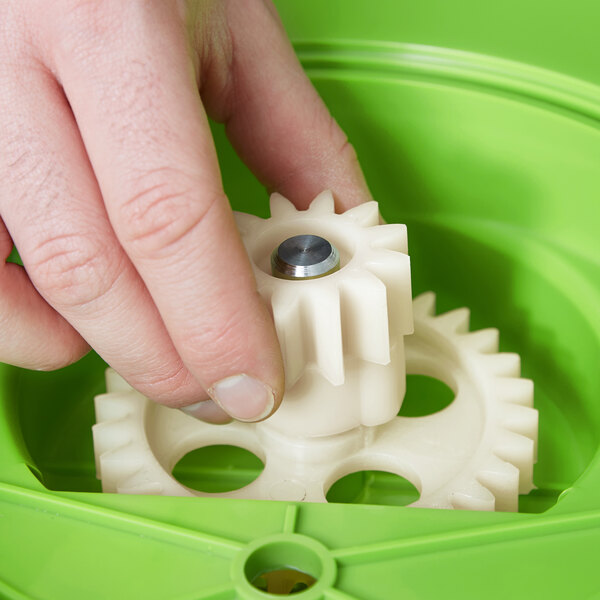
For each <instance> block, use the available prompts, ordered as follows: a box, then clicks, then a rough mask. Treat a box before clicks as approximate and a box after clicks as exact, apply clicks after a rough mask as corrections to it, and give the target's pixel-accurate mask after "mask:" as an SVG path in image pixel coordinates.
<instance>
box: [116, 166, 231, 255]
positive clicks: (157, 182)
mask: <svg viewBox="0 0 600 600" xmlns="http://www.w3.org/2000/svg"><path fill="white" fill-rule="evenodd" d="M175 182H177V183H175ZM136 188H137V191H135V192H134V193H133V194H132V195H130V196H129V197H128V199H127V200H126V201H125V202H124V203H123V204H122V205H121V208H120V215H119V222H120V223H121V224H122V225H121V227H122V229H123V233H122V235H123V243H124V244H125V245H126V246H127V247H128V248H129V249H130V251H131V252H133V253H134V254H135V255H136V256H143V257H148V258H160V257H163V256H165V255H168V254H170V253H171V252H177V251H178V250H179V249H180V247H181V244H182V243H185V240H186V239H187V238H188V237H189V236H190V234H192V232H194V231H196V230H197V229H198V228H199V227H201V226H202V225H203V224H204V222H205V221H206V219H207V218H208V216H209V215H210V213H211V210H212V209H213V208H214V207H215V206H216V205H218V204H220V203H221V202H223V201H224V194H223V192H218V191H215V192H207V191H202V192H200V191H199V190H200V189H201V187H200V184H199V183H197V182H195V181H193V180H192V179H191V178H189V177H186V176H185V175H182V174H181V173H180V172H174V171H173V170H171V169H167V170H164V169H162V170H161V171H160V172H156V171H155V172H153V173H151V174H150V175H148V176H145V177H144V178H143V180H142V181H141V182H140V183H139V184H138V185H137V186H136Z"/></svg>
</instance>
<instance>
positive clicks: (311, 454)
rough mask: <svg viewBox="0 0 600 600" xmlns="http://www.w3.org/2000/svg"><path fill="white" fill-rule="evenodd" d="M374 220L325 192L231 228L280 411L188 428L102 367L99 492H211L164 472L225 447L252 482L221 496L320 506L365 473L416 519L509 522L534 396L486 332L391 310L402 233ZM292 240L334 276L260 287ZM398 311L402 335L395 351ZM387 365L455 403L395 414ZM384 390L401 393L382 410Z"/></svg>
mask: <svg viewBox="0 0 600 600" xmlns="http://www.w3.org/2000/svg"><path fill="white" fill-rule="evenodd" d="M378 221H379V217H378V211H377V205H376V204H375V203H371V204H367V205H363V206H361V207H357V208H356V209H352V211H349V212H348V213H345V214H344V215H334V214H333V199H332V198H331V196H330V195H320V196H319V197H317V199H316V200H315V201H314V202H313V204H311V207H310V209H309V210H308V211H296V209H295V208H294V207H293V206H292V205H291V204H289V203H287V201H285V199H282V198H281V197H278V196H276V197H275V198H274V199H273V201H272V217H271V219H266V220H263V219H257V218H256V217H238V222H239V226H240V229H241V232H242V235H243V237H244V239H245V242H246V247H247V249H248V253H249V255H250V257H251V259H252V262H253V264H254V265H255V271H256V275H257V281H258V283H259V289H260V290H261V293H263V295H264V297H265V298H266V299H267V301H270V302H271V305H272V307H273V315H274V319H275V322H276V324H277V325H278V327H277V331H278V335H279V337H280V341H281V343H282V349H283V352H284V357H285V360H286V363H285V364H286V375H287V370H288V369H291V372H292V373H293V377H292V378H291V379H290V380H289V382H288V388H287V391H286V396H285V398H284V403H283V405H282V407H281V408H280V410H279V411H278V413H282V414H281V415H280V416H279V420H278V419H276V418H275V417H277V414H276V415H275V417H272V418H270V419H268V420H267V421H265V422H263V423H258V424H246V423H232V424H229V425H210V424H207V423H202V422H199V421H197V420H195V419H193V418H192V417H190V416H188V415H185V414H183V413H182V412H180V411H177V410H173V409H169V408H166V407H163V406H159V405H156V404H154V403H152V402H150V401H149V400H147V399H146V398H144V397H143V396H141V395H140V394H138V393H137V392H135V391H134V390H132V389H131V388H130V387H129V386H128V385H127V384H126V383H125V382H124V381H123V380H122V379H120V378H119V377H118V375H116V373H114V372H113V371H110V370H109V371H108V374H107V389H108V393H107V394H105V395H102V396H99V397H97V399H96V413H97V425H95V426H94V446H95V453H96V460H97V472H98V476H99V477H100V478H101V479H102V485H103V489H104V491H107V492H122V493H142V494H143V493H146V494H165V495H187V496H205V495H214V494H205V493H202V492H197V491H195V490H191V489H189V488H187V487H185V486H183V485H182V484H181V483H179V482H178V481H176V480H175V479H174V478H173V476H172V475H171V472H172V469H173V467H174V466H175V464H176V463H177V462H178V461H179V459H180V458H181V457H183V456H184V455H185V454H187V453H188V452H190V451H192V450H194V449H196V448H199V447H202V446H210V445H218V444H231V445H234V446H240V447H243V448H246V449H248V450H250V451H251V452H254V453H255V454H256V455H257V456H258V457H259V458H261V459H262V460H263V462H264V463H265V469H264V471H263V472H262V473H261V475H260V476H259V477H258V478H257V479H256V480H255V481H254V482H252V483H251V484H249V485H248V486H246V487H244V488H241V489H239V490H235V491H232V492H227V493H223V494H217V495H221V496H228V497H243V498H258V499H276V500H295V501H301V500H306V501H316V502H319V501H325V495H326V493H327V490H328V489H329V488H330V487H331V485H332V484H333V483H334V482H335V481H337V480H338V479H339V478H340V477H343V476H344V475H346V474H348V473H351V472H354V471H361V470H367V469H376V470H383V471H390V472H392V473H396V474H398V475H401V476H403V477H405V478H407V479H408V480H409V481H411V482H412V483H413V484H414V485H415V486H416V487H417V489H418V490H419V492H420V497H419V500H418V501H417V502H415V503H414V505H415V506H423V507H439V508H461V509H474V510H494V509H496V510H516V509H517V503H518V494H519V493H526V492H528V491H530V490H531V489H532V487H533V483H532V472H533V464H534V462H535V452H536V440H537V411H536V410H535V409H534V408H533V407H532V405H533V384H532V382H531V381H530V380H527V379H522V378H520V377H519V374H520V362H519V357H518V356H517V355H516V354H506V353H498V331H497V330H495V329H487V330H482V331H477V332H469V331H468V319H469V311H468V310H467V309H459V310H455V311H451V312H449V313H445V314H442V315H439V316H435V314H434V303H435V296H434V295H433V294H432V293H428V294H424V295H422V296H419V297H418V298H416V299H415V300H414V301H413V302H410V301H409V305H411V306H412V310H411V306H409V308H408V309H407V308H406V293H407V290H408V293H410V287H409V286H408V284H407V283H406V281H403V282H401V283H398V281H396V279H395V277H397V276H398V275H399V274H401V275H402V276H403V277H405V278H406V275H407V273H406V268H407V265H408V263H407V258H408V257H407V256H406V231H405V229H404V227H403V226H393V225H388V226H380V225H378ZM299 232H304V233H312V234H316V235H320V236H323V237H325V238H327V239H330V240H332V241H333V242H334V243H335V244H336V245H337V246H338V249H339V250H340V254H341V255H342V269H341V270H340V271H338V272H337V273H334V274H333V275H328V276H326V277H324V278H322V279H320V280H309V281H302V282H298V281H296V282H294V281H292V282H286V281H284V280H274V278H272V277H271V276H270V275H269V262H268V261H269V255H270V253H271V251H272V249H273V248H274V247H276V246H277V244H279V243H280V242H281V241H282V240H284V239H286V238H287V237H289V236H290V235H295V234H297V233H299ZM385 248H387V250H386V249H385ZM398 254H399V255H401V257H403V258H400V259H398V257H397V256H395V255H398ZM365 272H366V274H365ZM348 281H349V283H347V282H348ZM298 286H300V287H298ZM382 288H383V293H382ZM282 290H283V291H282ZM292 291H294V293H292ZM319 296H322V297H324V298H326V299H327V301H326V302H325V303H324V304H321V303H320V301H319ZM288 302H289V303H290V304H288ZM394 302H396V304H394ZM307 306H308V307H311V311H307V308H306V307H307ZM320 308H321V309H322V310H323V311H324V314H325V315H326V317H327V318H326V319H323V318H320V317H319V316H318V314H317V313H318V312H319V309H320ZM388 309H389V315H388ZM398 309H400V312H402V315H400V316H398V314H397V313H398V312H399V311H398ZM357 312H358V313H359V314H357ZM382 312H383V315H384V319H382V317H381V313H382ZM413 312H414V334H413V335H411V336H408V337H406V338H404V337H403V336H404V335H405V334H406V333H407V332H408V331H410V330H411V328H412V319H410V320H409V319H408V318H407V317H406V315H411V313H413ZM307 315H308V316H307ZM315 323H318V324H320V326H319V325H317V324H315ZM332 323H333V324H334V325H335V326H333V325H332ZM299 325H300V328H299ZM321 327H323V328H324V330H325V331H326V332H327V336H325V337H324V336H323V335H322V329H321ZM294 328H295V329H294ZM298 328H299V329H298ZM353 328H354V329H353ZM293 331H296V333H294V334H292V333H290V332H293ZM338 331H339V332H340V333H341V335H338ZM384 333H385V335H384ZM353 336H354V337H353ZM340 338H341V339H340ZM299 339H300V340H301V341H300V342H299V341H298V340H299ZM403 339H404V340H405V342H406V344H405V345H406V354H404V344H403ZM332 340H333V342H332ZM349 340H354V341H349ZM361 340H363V342H365V341H366V344H360V343H359V342H360V341H361ZM365 345H366V346H369V347H368V348H365V347H363V346H365ZM332 348H333V350H331V349H332ZM386 348H387V350H386ZM330 352H331V353H332V356H333V357H330V358H327V354H328V353H330ZM386 352H387V354H386ZM298 357H300V358H298ZM394 357H395V358H394ZM386 361H387V362H386ZM398 362H401V364H400V367H399V368H400V373H401V377H402V380H403V381H404V369H405V367H406V371H407V372H408V373H412V374H421V375H429V376H431V377H434V378H437V379H440V380H442V381H444V382H445V383H446V384H447V385H449V386H450V387H451V388H452V389H453V390H454V392H455V395H456V397H455V399H454V401H453V402H452V403H451V404H450V405H449V406H447V407H446V408H444V409H443V410H441V411H439V412H438V413H435V414H432V415H428V416H424V417H413V418H407V417H396V416H395V415H396V413H397V411H398V407H399V404H400V400H401V398H402V396H403V389H404V388H401V389H400V388H399V387H398V386H397V384H396V383H394V381H395V379H394V378H395V377H397V373H396V374H395V370H396V369H397V368H398V364H397V363H398ZM373 369H375V371H373ZM390 371H392V373H391V374H390V373H389V372H390ZM381 379H383V380H384V384H383V385H382V384H381V383H379V380H381ZM388 381H392V384H387V383H386V382H388ZM365 382H366V383H367V387H363V385H362V384H364V383H365ZM394 386H396V387H394ZM397 389H400V392H401V396H400V397H399V398H392V399H391V400H390V398H389V396H390V394H391V393H392V394H393V393H394V390H397ZM340 390H341V391H342V393H339V391H340ZM336 392H337V393H336ZM379 400H382V401H381V403H380V406H381V407H380V408H379V409H378V408H377V403H378V401H379ZM344 401H346V403H345V404H344ZM353 403H354V404H353ZM290 404H291V405H292V406H291V408H290V407H289V405H290ZM347 407H348V410H347V412H348V413H349V415H350V416H348V415H347V414H346V413H345V412H344V411H345V410H346V408H347ZM390 410H393V411H394V412H393V414H391V415H390V414H389V411H390ZM286 411H287V412H286ZM315 411H316V412H315ZM370 411H374V412H375V414H376V418H375V419H373V415H372V414H371V412H370ZM319 417H320V418H319ZM370 420H374V421H375V422H374V423H371V422H369V421H370ZM314 421H318V426H317V427H315V426H314V425H313V422H314Z"/></svg>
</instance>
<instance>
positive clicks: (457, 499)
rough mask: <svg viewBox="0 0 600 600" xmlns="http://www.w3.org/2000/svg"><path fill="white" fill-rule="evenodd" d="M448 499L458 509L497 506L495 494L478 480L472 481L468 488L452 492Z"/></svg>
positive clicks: (492, 508) (490, 509)
mask: <svg viewBox="0 0 600 600" xmlns="http://www.w3.org/2000/svg"><path fill="white" fill-rule="evenodd" d="M448 500H449V501H450V504H451V506H452V508H454V509H457V510H488V511H493V510H494V508H495V506H496V501H495V498H494V495H493V494H492V493H491V492H490V491H489V490H488V489H487V488H485V487H484V486H483V485H481V484H480V483H479V482H478V481H471V482H470V483H469V485H468V486H467V487H466V488H463V489H461V490H460V491H458V492H452V493H451V494H450V495H449V497H448Z"/></svg>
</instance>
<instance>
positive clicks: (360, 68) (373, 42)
mask: <svg viewBox="0 0 600 600" xmlns="http://www.w3.org/2000/svg"><path fill="white" fill-rule="evenodd" d="M278 7H279V9H280V12H281V15H282V18H283V20H284V23H285V25H286V27H287V28H288V31H289V32H290V35H291V37H292V38H293V39H294V41H295V44H296V48H297V51H298V54H299V56H300V58H301V61H302V63H303V65H304V66H305V68H306V69H307V71H308V73H309V75H310V76H311V78H312V79H313V81H314V82H315V84H316V86H317V88H318V90H319V92H320V93H321V95H322V96H323V98H324V99H325V101H326V102H327V104H328V105H329V106H330V108H331V110H332V112H333V113H334V115H335V116H336V118H337V119H338V120H339V122H340V123H341V125H342V126H343V127H344V129H345V130H346V131H347V133H348V135H349V137H350V140H351V141H352V143H353V144H354V145H355V147H356V149H357V151H358V154H359V157H360V159H361V162H362V165H363V167H364V170H365V172H366V175H367V179H368V181H369V184H370V186H371V189H372V192H373V195H374V197H375V198H376V199H377V200H378V201H379V202H380V204H381V209H382V212H383V215H384V217H385V218H386V219H387V220H388V221H390V222H404V223H406V224H407V225H408V231H409V243H410V253H411V259H412V270H413V289H414V293H415V294H417V293H420V292H423V291H426V290H429V289H432V290H434V291H436V292H437V294H438V310H440V311H443V310H448V309H451V308H457V307H460V306H468V307H470V308H471V311H472V325H471V326H472V328H474V329H478V328H482V327H488V326H495V327H498V328H499V329H500V332H501V337H500V339H501V349H502V350H508V351H514V352H518V353H519V354H520V355H521V358H522V365H523V374H524V376H526V377H530V378H532V379H533V380H534V381H535V384H536V392H535V403H536V407H537V408H538V409H539V412H540V437H539V460H538V464H537V466H536V468H535V473H534V481H535V483H536V485H537V489H536V490H534V491H533V492H532V493H530V494H529V495H527V496H524V497H522V498H521V501H520V511H519V513H515V514H512V513H481V512H468V511H464V512H463V511H436V510H427V509H412V508H406V507H403V506H394V505H393V504H402V503H403V502H402V501H399V502H394V501H393V500H394V498H391V499H390V501H389V504H390V505H389V506H384V505H377V506H375V505H370V504H347V503H346V504H327V505H316V504H294V503H275V502H258V501H246V500H224V499H219V498H168V497H152V496H127V495H113V494H101V493H99V490H100V486H99V483H98V481H97V480H96V478H95V472H94V460H93V448H92V437H91V425H92V424H93V421H94V415H93V402H92V400H93V396H94V395H95V394H96V393H99V392H101V391H102V390H103V379H102V378H103V370H104V365H103V363H102V362H101V361H100V360H99V359H98V358H97V357H96V356H94V355H90V356H88V357H86V358H85V359H84V360H82V361H81V362H80V363H78V364H76V365H74V366H72V367H69V368H68V369H64V370H62V371H60V372H56V373H50V374H48V373H37V372H36V373H33V372H26V371H22V370H19V369H16V368H12V367H7V366H4V367H1V368H0V598H7V599H24V598H27V599H29V598H44V599H46V598H47V599H60V600H70V599H77V600H79V599H81V598H86V599H96V598H98V599H106V598H111V599H121V598H122V599H132V598H144V599H145V600H152V599H161V600H163V599H167V598H169V599H171V598H173V599H185V600H199V599H211V600H220V599H223V600H226V599H232V598H241V599H244V600H252V599H256V600H259V599H263V600H265V599H267V598H276V597H278V596H273V595H270V594H267V593H265V592H264V591H260V590H258V589H256V588H255V587H253V586H252V585H251V581H252V580H253V579H256V578H257V577H260V576H261V574H262V573H263V572H268V571H269V570H274V569H281V568H287V567H292V568H296V569H298V570H299V571H304V572H307V573H309V574H311V575H313V576H314V577H315V578H316V579H317V583H315V585H314V586H312V587H310V588H309V589H308V590H306V591H303V592H299V593H298V594H295V595H294V597H298V598H303V599H306V600H317V599H320V598H326V599H328V600H352V599H369V600H371V599H373V600H374V599H378V600H379V599H381V600H391V599H396V598H398V599H401V598H439V597H447V598H461V599H464V598H477V599H479V598H486V599H495V598H502V599H503V600H504V599H505V598H508V597H510V598H515V597H517V598H521V597H522V598H542V597H543V598H592V597H598V596H599V595H600V575H598V567H597V564H598V557H599V556H600V454H599V452H598V442H599V439H600V374H599V365H600V266H599V257H600V236H599V234H598V231H599V229H600V208H599V207H600V132H599V123H600V87H599V86H600V69H598V64H599V60H598V59H599V56H598V55H599V45H598V37H597V31H598V23H599V22H600V4H599V3H598V2H596V1H595V0H575V1H573V2H570V3H568V5H565V3H559V2H557V1H553V2H549V3H548V2H544V3H543V2H540V1H537V0H536V1H535V2H533V1H532V2H528V3H522V2H516V0H510V1H506V2H500V3H495V4H490V3H482V2H480V1H479V0H477V1H476V0H454V1H452V2H448V1H446V0H435V1H434V0H425V1H423V2H420V3H408V2H394V1H392V0H388V1H385V2H383V1H382V2H380V3H371V2H366V1H360V2H359V1H347V0H329V1H328V2H322V1H319V2H317V1H316V0H303V1H302V2H297V1H292V0H284V1H280V2H279V3H278ZM214 131H215V136H216V141H217V148H218V151H219V156H220V161H221V166H222V171H223V179H224V183H225V187H226V191H227V192H228V194H229V197H230V199H231V201H232V204H233V205H234V207H235V208H236V209H238V210H245V211H249V212H254V213H256V214H260V215H262V216H265V215H266V214H267V198H266V194H265V192H264V190H262V189H261V187H260V185H259V184H258V183H257V182H256V181H254V180H253V178H252V177H251V175H250V174H249V172H248V171H247V169H245V167H243V166H242V164H241V163H240V161H239V160H238V159H237V158H236V157H235V155H234V153H233V151H232V150H231V149H230V148H229V147H228V145H227V142H226V140H225V136H224V134H223V131H222V129H221V128H220V127H215V128H214ZM425 385H427V384H425ZM435 402H443V398H441V397H437V398H436V399H432V410H434V409H435ZM211 452H212V453H213V454H212V455H211ZM211 456H212V461H211ZM181 469H182V472H183V474H182V477H188V478H189V480H196V481H198V482H203V483H202V484H206V482H207V481H208V482H209V485H212V486H213V487H212V489H223V487H222V486H227V485H233V484H234V483H235V482H236V481H237V482H243V481H247V480H250V479H252V477H253V476H255V475H256V474H257V472H258V471H257V469H260V465H257V464H256V463H253V462H252V461H251V460H250V461H248V457H244V456H240V454H239V453H238V452H236V451H235V450H232V451H222V450H221V451H218V450H215V449H212V450H207V451H206V452H204V453H203V456H202V460H200V461H199V462H196V463H195V462H194V460H193V457H190V460H189V461H188V462H187V463H185V464H184V465H183V466H182V467H181ZM357 481H359V480H357V479H356V478H354V479H351V480H350V482H349V483H348V487H347V488H346V490H345V492H344V490H342V492H341V494H342V496H344V493H345V494H346V496H345V497H346V499H347V497H348V495H350V496H351V495H352V494H354V496H355V498H356V501H357V502H359V501H361V500H360V499H361V498H362V499H363V501H364V499H367V501H368V499H369V498H372V499H377V501H379V500H382V499H383V500H385V497H386V495H390V494H391V495H392V496H394V494H395V493H396V492H394V490H393V489H392V488H390V486H389V485H388V484H387V480H386V476H385V475H382V476H378V475H377V474H373V473H371V474H368V475H367V476H363V477H362V479H361V480H360V481H362V482H363V485H362V487H361V485H359V486H358V488H359V489H358V490H357V489H355V488H356V486H357ZM360 481H359V483H360ZM353 490H354V491H353ZM409 491H410V490H407V488H405V487H404V488H403V487H402V486H400V487H399V488H398V490H397V494H396V499H398V498H401V497H402V495H403V494H407V493H409ZM373 501H375V500H373ZM279 597H280V596H279Z"/></svg>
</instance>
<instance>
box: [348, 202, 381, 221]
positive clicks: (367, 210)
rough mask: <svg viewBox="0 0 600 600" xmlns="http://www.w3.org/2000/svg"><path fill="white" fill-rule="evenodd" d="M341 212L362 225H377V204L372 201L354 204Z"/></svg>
mask: <svg viewBox="0 0 600 600" xmlns="http://www.w3.org/2000/svg"><path fill="white" fill-rule="evenodd" d="M342 214H343V216H344V217H347V218H349V219H352V220H353V221H354V222H355V223H356V224H357V225H361V226H362V227H375V225H379V204H377V202H374V201H371V202H365V203H364V204H359V205H358V206H354V207H353V208H350V209H348V210H347V211H346V212H344V213H342Z"/></svg>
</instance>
